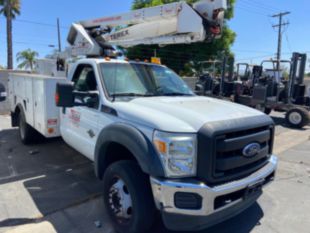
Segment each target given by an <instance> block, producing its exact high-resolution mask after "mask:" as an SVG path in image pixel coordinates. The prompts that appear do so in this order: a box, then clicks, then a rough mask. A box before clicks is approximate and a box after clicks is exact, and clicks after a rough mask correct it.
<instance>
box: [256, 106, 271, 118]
mask: <svg viewBox="0 0 310 233" xmlns="http://www.w3.org/2000/svg"><path fill="white" fill-rule="evenodd" d="M255 109H256V110H258V111H261V112H263V113H265V114H267V115H269V114H270V113H271V111H272V109H271V108H267V107H266V106H264V105H262V104H258V105H256V106H255Z"/></svg>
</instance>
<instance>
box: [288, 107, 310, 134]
mask: <svg viewBox="0 0 310 233" xmlns="http://www.w3.org/2000/svg"><path fill="white" fill-rule="evenodd" d="M294 116H295V117H294ZM285 120H286V122H287V124H288V125H289V126H290V127H292V128H298V129H301V128H303V127H304V126H306V125H308V124H309V123H310V113H309V112H308V111H307V110H306V109H304V108H292V109H290V110H289V111H288V112H287V113H286V115H285Z"/></svg>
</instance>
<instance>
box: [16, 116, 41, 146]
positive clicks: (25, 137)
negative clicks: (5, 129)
mask: <svg viewBox="0 0 310 233" xmlns="http://www.w3.org/2000/svg"><path fill="white" fill-rule="evenodd" d="M18 126H19V136H20V139H21V141H22V142H23V143H24V144H25V145H28V144H31V143H34V142H36V141H38V140H39V138H40V135H39V133H38V132H37V131H36V130H35V129H34V128H32V127H31V126H30V125H28V124H27V122H26V117H25V113H24V112H23V111H21V112H20V113H19V116H18Z"/></svg>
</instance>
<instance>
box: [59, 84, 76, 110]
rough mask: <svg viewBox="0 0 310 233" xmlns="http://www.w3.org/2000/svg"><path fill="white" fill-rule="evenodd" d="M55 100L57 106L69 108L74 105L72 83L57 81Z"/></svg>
mask: <svg viewBox="0 0 310 233" xmlns="http://www.w3.org/2000/svg"><path fill="white" fill-rule="evenodd" d="M55 102H56V106H57V107H64V108H71V107H73V106H74V93H73V84H72V83H57V85H56V94H55Z"/></svg>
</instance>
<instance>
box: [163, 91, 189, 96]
mask: <svg viewBox="0 0 310 233" xmlns="http://www.w3.org/2000/svg"><path fill="white" fill-rule="evenodd" d="M161 95H163V96H193V95H192V94H188V93H182V92H169V93H162V94H161Z"/></svg>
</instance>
